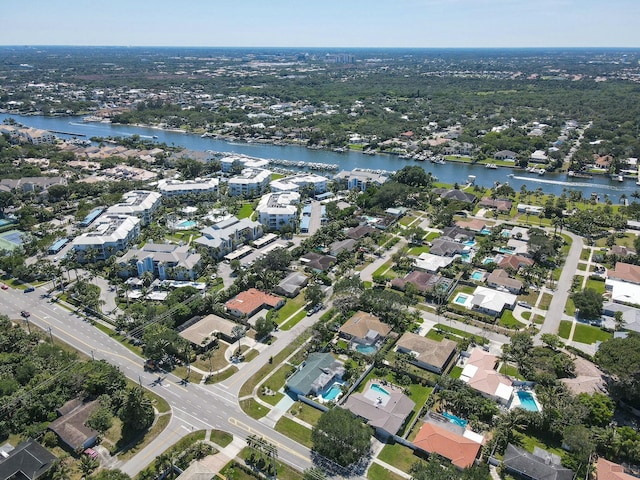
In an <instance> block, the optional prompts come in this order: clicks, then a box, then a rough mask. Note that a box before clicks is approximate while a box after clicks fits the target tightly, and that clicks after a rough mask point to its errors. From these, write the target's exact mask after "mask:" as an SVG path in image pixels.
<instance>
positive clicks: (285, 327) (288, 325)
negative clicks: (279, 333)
mask: <svg viewBox="0 0 640 480" xmlns="http://www.w3.org/2000/svg"><path fill="white" fill-rule="evenodd" d="M306 316H307V311H306V310H303V311H301V312H299V313H298V314H297V315H296V316H295V317H293V318H292V319H291V320H289V321H288V322H287V323H285V324H284V325H283V326H282V328H281V330H285V331H286V330H291V329H292V328H293V327H295V326H296V325H297V324H298V323H299V322H300V320H302V319H303V318H304V317H306Z"/></svg>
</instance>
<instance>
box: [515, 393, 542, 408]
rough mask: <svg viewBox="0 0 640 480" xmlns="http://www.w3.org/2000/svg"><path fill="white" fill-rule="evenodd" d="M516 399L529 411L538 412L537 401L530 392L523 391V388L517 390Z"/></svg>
mask: <svg viewBox="0 0 640 480" xmlns="http://www.w3.org/2000/svg"><path fill="white" fill-rule="evenodd" d="M518 399H519V400H520V406H521V407H522V408H524V409H525V410H529V411H530V412H539V411H540V409H539V408H538V403H537V402H536V400H535V398H534V397H533V394H532V393H531V392H525V391H523V390H519V391H518Z"/></svg>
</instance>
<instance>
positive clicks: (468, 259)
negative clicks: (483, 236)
mask: <svg viewBox="0 0 640 480" xmlns="http://www.w3.org/2000/svg"><path fill="white" fill-rule="evenodd" d="M460 258H462V261H463V262H465V263H469V262H471V254H469V253H462V254H460Z"/></svg>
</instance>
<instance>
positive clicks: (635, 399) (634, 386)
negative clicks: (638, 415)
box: [595, 332, 640, 405]
mask: <svg viewBox="0 0 640 480" xmlns="http://www.w3.org/2000/svg"><path fill="white" fill-rule="evenodd" d="M595 361H596V363H597V364H598V366H599V367H600V368H602V369H603V370H604V371H605V372H606V373H608V374H609V375H610V388H611V392H612V394H614V396H615V397H618V398H623V399H624V400H625V401H627V402H628V403H630V404H635V405H638V404H640V375H638V372H640V335H638V334H637V333H633V332H630V333H629V335H628V336H627V338H612V339H610V340H607V341H606V342H603V343H602V344H601V345H600V348H599V349H598V351H597V352H596V355H595Z"/></svg>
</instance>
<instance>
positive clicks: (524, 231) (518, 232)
mask: <svg viewBox="0 0 640 480" xmlns="http://www.w3.org/2000/svg"><path fill="white" fill-rule="evenodd" d="M509 236H510V237H511V238H515V239H516V240H523V241H525V242H528V241H529V229H528V228H523V227H517V226H516V227H511V228H510V231H509Z"/></svg>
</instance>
